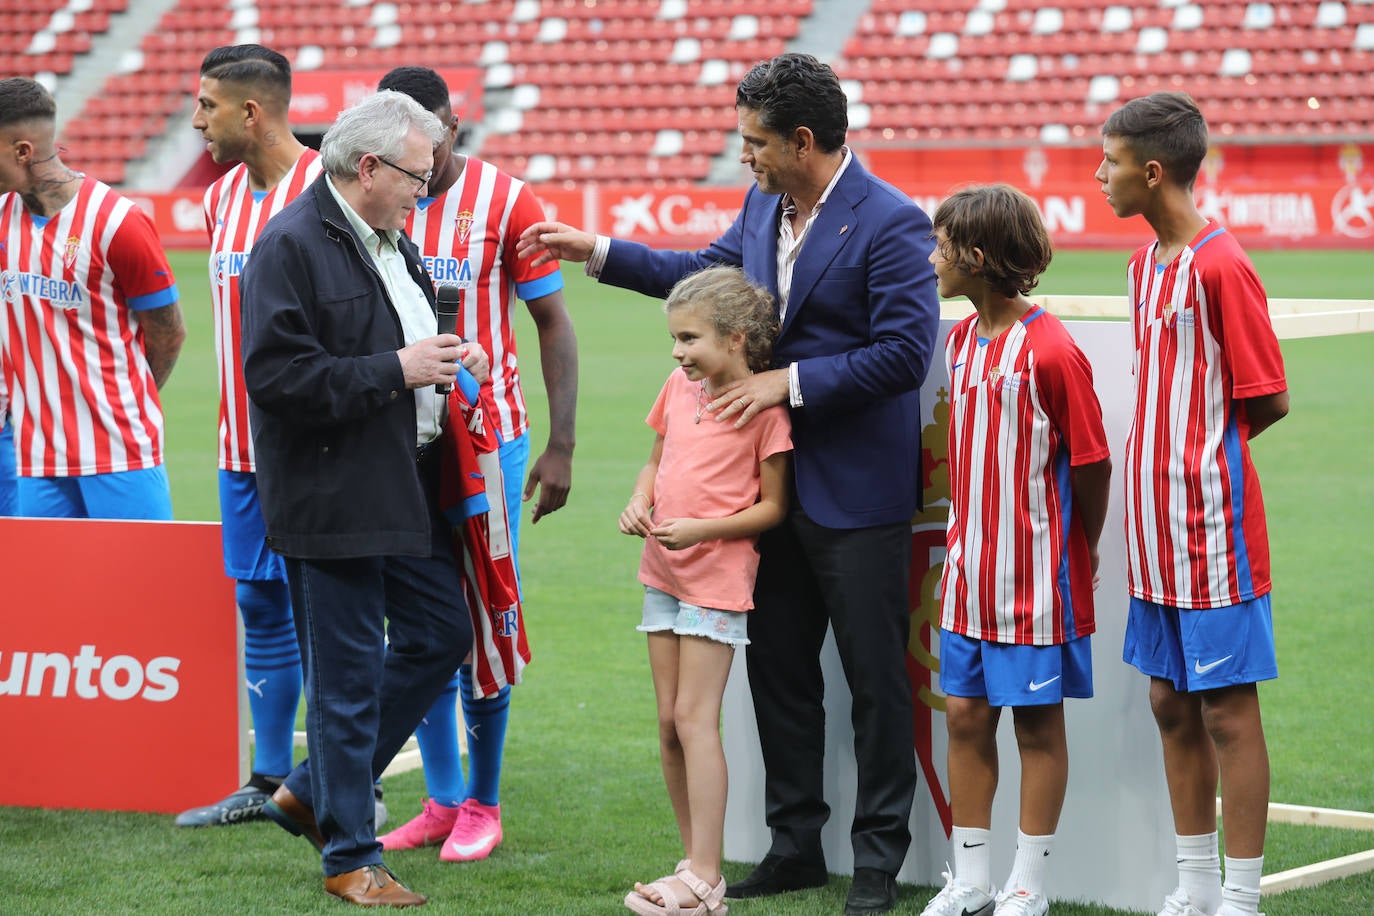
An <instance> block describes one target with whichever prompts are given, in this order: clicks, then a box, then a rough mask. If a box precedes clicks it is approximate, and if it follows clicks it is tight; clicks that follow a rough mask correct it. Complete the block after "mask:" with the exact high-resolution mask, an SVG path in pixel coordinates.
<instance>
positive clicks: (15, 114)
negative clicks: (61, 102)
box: [0, 76, 57, 127]
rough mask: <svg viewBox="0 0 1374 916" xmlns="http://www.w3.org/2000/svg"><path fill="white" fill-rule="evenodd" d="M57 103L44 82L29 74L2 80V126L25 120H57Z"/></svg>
mask: <svg viewBox="0 0 1374 916" xmlns="http://www.w3.org/2000/svg"><path fill="white" fill-rule="evenodd" d="M56 120H57V103H56V102H55V101H53V97H52V93H50V92H48V90H47V89H44V88H43V84H42V83H40V82H38V81H37V80H33V79H29V78H28V77H27V76H12V77H10V78H9V79H3V80H0V127H9V126H10V125H11V124H20V123H22V122H24V121H54V122H55V121H56Z"/></svg>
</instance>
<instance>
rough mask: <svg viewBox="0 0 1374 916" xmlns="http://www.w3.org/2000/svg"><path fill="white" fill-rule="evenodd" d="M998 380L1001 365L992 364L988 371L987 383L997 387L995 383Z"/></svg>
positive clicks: (1000, 378) (1000, 376)
mask: <svg viewBox="0 0 1374 916" xmlns="http://www.w3.org/2000/svg"><path fill="white" fill-rule="evenodd" d="M1000 381H1002V367H1001V366H993V367H992V369H991V371H989V372H988V383H989V384H990V385H991V386H992V387H993V388H996V387H997V383H998V382H1000Z"/></svg>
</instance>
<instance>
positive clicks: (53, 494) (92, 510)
mask: <svg viewBox="0 0 1374 916" xmlns="http://www.w3.org/2000/svg"><path fill="white" fill-rule="evenodd" d="M16 493H17V495H18V500H17V501H18V504H19V506H18V511H17V513H16V514H18V515H27V516H31V517H34V518H106V519H136V520H142V521H159V522H170V521H171V520H172V491H171V488H170V487H169V486H168V484H167V469H166V468H165V467H164V466H162V465H158V466H157V467H155V468H145V469H143V470H139V471H112V472H110V473H108V474H88V475H86V476H83V477H20V478H19V479H18V481H17V488H16Z"/></svg>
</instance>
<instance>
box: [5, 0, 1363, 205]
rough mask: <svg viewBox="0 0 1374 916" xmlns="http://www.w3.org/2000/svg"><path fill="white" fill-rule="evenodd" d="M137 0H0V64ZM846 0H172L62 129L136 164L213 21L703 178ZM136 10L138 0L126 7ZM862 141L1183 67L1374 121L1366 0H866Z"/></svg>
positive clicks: (499, 158)
mask: <svg viewBox="0 0 1374 916" xmlns="http://www.w3.org/2000/svg"><path fill="white" fill-rule="evenodd" d="M128 2H129V0H0V12H3V16H0V61H3V66H0V70H2V71H3V72H7V73H20V74H41V75H43V78H45V79H46V80H47V81H48V82H49V83H50V84H59V85H58V88H59V90H60V81H61V79H62V77H63V74H66V73H68V72H70V71H71V68H72V62H73V60H74V59H76V58H78V57H80V56H81V55H83V54H85V53H86V52H87V50H88V49H89V48H90V46H91V39H92V36H94V35H97V34H99V33H100V32H101V31H103V30H104V29H105V28H106V27H107V25H108V23H109V21H110V16H111V14H112V13H117V12H119V11H122V10H124V9H126V7H127V4H128ZM849 2H853V0H656V2H655V0H486V2H472V0H256V2H255V0H179V2H178V3H177V4H176V5H175V7H174V8H173V9H171V11H170V12H168V13H166V14H165V15H163V16H162V18H161V20H160V21H159V22H158V23H157V25H156V27H155V28H152V29H150V30H149V31H148V33H147V35H146V37H145V38H144V39H143V41H142V43H141V45H140V46H139V47H138V48H137V49H133V50H128V51H125V52H124V53H123V54H122V55H121V56H120V59H119V60H118V61H117V62H112V66H111V67H110V71H111V75H110V76H108V78H107V79H106V81H105V84H104V86H103V87H102V89H101V90H100V92H99V93H97V94H96V95H94V96H93V97H92V98H91V99H90V100H89V102H88V103H87V105H86V107H85V109H84V110H83V111H82V112H81V114H80V116H78V117H75V118H73V119H72V120H71V121H70V122H69V125H68V126H67V127H66V129H65V131H64V135H63V142H64V143H65V144H66V145H68V146H69V147H71V148H72V155H71V161H72V162H73V163H74V164H77V165H78V166H80V167H85V168H88V169H90V170H91V171H93V172H94V173H96V174H99V175H101V176H102V177H104V178H106V179H107V180H111V181H113V182H115V183H119V182H120V181H122V180H123V178H124V175H125V170H126V167H127V164H128V163H129V162H130V161H131V160H135V159H137V158H138V157H140V156H142V155H143V154H144V151H145V148H146V147H147V142H148V138H150V137H156V136H158V135H160V134H162V133H163V132H164V131H167V130H169V129H178V130H179V129H182V128H183V127H184V125H182V124H180V123H176V124H170V119H172V117H173V116H174V115H175V116H176V117H177V118H180V117H182V116H183V115H184V114H185V113H186V106H187V104H188V103H187V95H188V92H189V90H190V89H191V87H192V86H193V85H194V81H193V79H192V75H193V74H194V72H195V70H196V68H197V67H198V65H199V62H200V58H201V56H202V55H203V54H204V52H205V51H206V50H207V49H208V48H210V47H213V46H215V45H219V44H226V43H232V42H238V41H258V42H261V43H263V44H266V45H269V46H271V47H274V48H277V49H278V50H281V51H283V52H284V53H286V54H287V55H288V57H290V58H291V59H292V61H293V64H294V66H296V68H297V69H298V70H309V69H318V68H325V69H371V70H385V69H388V68H390V67H392V66H395V65H397V64H401V63H412V62H426V63H436V62H438V63H446V64H466V65H477V66H480V67H481V68H482V69H483V72H484V86H485V91H486V92H487V93H488V95H489V96H491V97H493V98H495V99H498V100H499V104H495V105H492V106H490V107H489V112H488V117H487V120H486V123H485V124H484V127H483V131H482V132H481V133H480V136H481V137H482V145H481V148H480V151H479V152H480V154H481V155H482V156H484V157H486V158H489V159H491V160H492V161H494V162H496V163H497V164H499V165H501V166H502V167H504V168H507V169H509V170H511V171H512V172H514V173H515V174H519V175H523V176H526V177H528V178H530V179H531V180H535V181H541V182H567V183H581V182H585V181H590V180H597V179H615V180H628V181H649V182H666V181H683V180H687V181H700V180H703V179H705V178H706V176H707V174H708V172H709V171H710V165H711V160H712V159H713V158H714V157H716V156H718V155H720V154H721V153H722V152H723V151H728V150H730V149H732V148H733V144H734V140H733V138H732V137H731V136H730V135H731V133H732V132H733V129H734V126H735V115H734V112H733V111H732V103H733V98H734V97H733V91H734V84H735V82H736V81H737V79H738V78H739V76H740V75H742V74H743V73H744V71H745V70H746V69H747V68H748V67H749V66H750V65H751V64H753V63H754V62H756V61H758V60H760V59H764V58H767V57H770V56H772V55H775V54H777V53H780V52H781V51H783V50H785V49H786V48H788V47H789V43H790V42H794V41H795V39H796V38H797V37H798V35H799V33H800V30H801V25H802V23H803V21H804V20H805V19H806V18H807V17H808V16H810V15H811V14H812V13H813V12H814V11H815V9H816V8H817V7H818V6H820V5H824V4H827V3H849ZM132 15H137V13H136V12H135V13H133V14H132ZM834 63H835V66H836V70H837V71H838V72H839V74H840V76H841V78H842V79H844V80H845V81H846V87H847V89H848V90H849V91H850V93H851V101H852V103H853V104H852V107H851V121H852V133H851V136H852V137H853V139H854V140H855V142H856V143H859V144H874V143H882V142H889V141H902V142H912V143H921V144H939V145H950V146H958V145H1007V144H1014V145H1019V144H1025V143H1031V142H1041V143H1085V142H1091V141H1092V140H1093V139H1094V138H1095V137H1096V133H1097V128H1098V125H1099V124H1100V123H1101V120H1102V118H1103V117H1105V115H1106V113H1107V112H1109V111H1110V110H1111V109H1112V108H1113V107H1115V106H1116V105H1117V104H1119V103H1120V102H1121V101H1122V100H1125V99H1127V98H1130V97H1133V96H1136V95H1140V94H1144V93H1147V92H1150V91H1154V90H1156V89H1161V88H1186V89H1187V90H1188V91H1189V92H1191V93H1192V94H1193V95H1194V96H1195V97H1197V98H1198V100H1199V102H1200V103H1201V104H1202V105H1203V108H1204V110H1205V111H1207V112H1208V113H1209V115H1210V119H1211V121H1212V123H1213V126H1214V131H1215V132H1216V133H1217V134H1218V135H1219V136H1223V137H1231V138H1233V139H1242V140H1250V139H1254V140H1261V139H1275V138H1279V139H1296V140H1302V139H1335V138H1345V137H1367V136H1369V135H1371V134H1374V101H1371V100H1374V0H1320V2H1310V0H1307V2H1263V0H1260V2H1251V0H1212V2H1206V3H1198V2H1187V0H1157V2H1148V3H1143V4H1133V5H1127V4H1124V3H1120V2H1113V0H924V2H921V3H915V2H912V0H872V2H871V3H869V4H868V5H867V10H866V12H865V13H864V14H863V15H862V17H861V18H860V20H859V25H858V27H857V29H855V31H854V33H853V34H852V35H850V36H849V38H848V40H847V41H846V42H845V44H844V46H843V52H842V54H841V55H840V57H839V58H838V59H837V60H835V62H834Z"/></svg>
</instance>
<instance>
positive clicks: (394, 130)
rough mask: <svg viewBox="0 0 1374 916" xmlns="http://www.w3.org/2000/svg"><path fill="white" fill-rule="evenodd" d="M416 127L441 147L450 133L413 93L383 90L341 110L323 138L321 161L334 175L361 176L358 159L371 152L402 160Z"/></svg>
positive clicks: (337, 176) (434, 144)
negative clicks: (408, 139) (411, 133)
mask: <svg viewBox="0 0 1374 916" xmlns="http://www.w3.org/2000/svg"><path fill="white" fill-rule="evenodd" d="M412 127H413V128H415V129H417V130H419V131H420V133H422V134H424V135H425V136H426V137H428V138H429V142H430V145H431V146H438V145H439V143H440V142H441V141H442V140H443V139H444V134H445V133H446V131H445V129H444V125H443V122H442V121H440V120H439V119H438V118H437V117H435V115H434V113H433V112H429V111H425V109H424V108H423V107H421V106H420V103H419V102H416V101H415V100H414V99H412V98H411V97H410V96H408V95H405V94H404V93H401V92H393V91H391V90H383V91H381V92H378V93H376V94H374V95H369V96H368V97H367V98H365V99H363V100H362V101H361V102H359V103H358V104H356V105H354V106H353V107H351V108H347V109H345V110H344V111H342V112H340V113H339V116H338V118H336V119H335V120H334V123H333V124H332V125H330V127H329V130H327V131H326V132H325V135H324V139H323V140H322V141H320V161H321V163H322V164H323V165H324V170H325V171H326V172H328V173H329V175H330V177H332V178H335V179H339V180H349V179H354V178H357V177H358V162H359V161H360V160H361V159H362V158H363V156H365V155H367V154H368V153H373V154H375V155H377V156H381V157H382V158H384V159H390V160H392V161H393V162H394V161H395V160H396V159H399V158H400V157H401V155H402V154H403V153H404V151H405V138H406V134H408V133H410V129H411V128H412Z"/></svg>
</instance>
